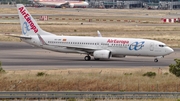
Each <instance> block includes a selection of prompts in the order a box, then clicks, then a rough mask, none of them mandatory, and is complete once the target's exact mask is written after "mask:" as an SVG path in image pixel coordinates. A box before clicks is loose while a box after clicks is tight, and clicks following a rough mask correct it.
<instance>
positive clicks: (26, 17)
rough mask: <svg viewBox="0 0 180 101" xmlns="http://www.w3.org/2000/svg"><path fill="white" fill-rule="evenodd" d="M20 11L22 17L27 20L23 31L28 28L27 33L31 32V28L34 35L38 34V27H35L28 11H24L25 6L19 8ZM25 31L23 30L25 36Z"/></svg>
mask: <svg viewBox="0 0 180 101" xmlns="http://www.w3.org/2000/svg"><path fill="white" fill-rule="evenodd" d="M19 11H20V13H21V14H22V16H23V17H24V19H25V20H26V22H24V24H23V26H24V25H25V26H24V27H23V29H24V28H26V33H27V31H30V30H29V26H30V27H31V29H32V30H34V33H37V32H38V29H37V27H36V26H35V25H34V22H33V21H32V20H31V17H30V15H29V14H28V13H27V11H26V9H24V6H23V7H20V8H19ZM24 32H25V31H24V30H23V34H26V33H24Z"/></svg>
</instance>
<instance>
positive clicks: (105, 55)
mask: <svg viewBox="0 0 180 101" xmlns="http://www.w3.org/2000/svg"><path fill="white" fill-rule="evenodd" d="M93 56H94V58H95V59H109V58H110V57H111V52H110V51H109V50H97V51H94V53H93Z"/></svg>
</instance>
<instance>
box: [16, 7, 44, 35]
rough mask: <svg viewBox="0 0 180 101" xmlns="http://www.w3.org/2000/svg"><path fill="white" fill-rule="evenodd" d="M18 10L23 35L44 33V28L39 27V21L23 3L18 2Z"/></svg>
mask: <svg viewBox="0 0 180 101" xmlns="http://www.w3.org/2000/svg"><path fill="white" fill-rule="evenodd" d="M17 10H18V14H19V19H20V23H21V29H22V34H23V35H26V36H28V35H37V34H38V33H39V34H42V29H41V28H40V27H39V25H38V24H37V22H36V21H35V20H34V18H33V17H32V16H31V14H30V13H29V12H28V10H27V9H26V8H25V7H24V5H22V4H17Z"/></svg>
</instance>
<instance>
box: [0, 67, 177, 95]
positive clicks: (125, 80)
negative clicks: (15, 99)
mask: <svg viewBox="0 0 180 101" xmlns="http://www.w3.org/2000/svg"><path fill="white" fill-rule="evenodd" d="M147 70H148V71H147ZM167 70H168V69H167V68H166V69H164V68H163V70H158V69H157V68H148V67H145V68H140V69H139V68H134V69H132V70H129V69H128V68H122V69H117V68H113V69H112V68H111V69H109V68H103V69H101V68H96V69H83V68H78V69H60V70H30V71H7V73H6V74H1V76H0V81H1V82H0V91H37V90H38V91H162V92H165V91H169V92H176V91H179V87H180V80H179V79H178V78H177V77H175V76H174V75H171V74H167ZM149 71H153V72H156V74H157V75H156V76H155V77H153V78H152V77H144V76H142V75H143V74H144V73H146V72H149ZM158 71H159V72H158ZM39 72H43V73H46V74H47V75H46V76H36V74H37V73H39ZM165 73H166V74H165ZM126 74H131V75H126Z"/></svg>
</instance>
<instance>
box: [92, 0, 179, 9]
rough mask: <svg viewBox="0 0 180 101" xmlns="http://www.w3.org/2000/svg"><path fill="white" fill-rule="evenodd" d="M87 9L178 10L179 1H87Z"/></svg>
mask: <svg viewBox="0 0 180 101" xmlns="http://www.w3.org/2000/svg"><path fill="white" fill-rule="evenodd" d="M88 2H89V7H92V8H93V7H98V8H118V9H133V8H146V9H180V0H88Z"/></svg>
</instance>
